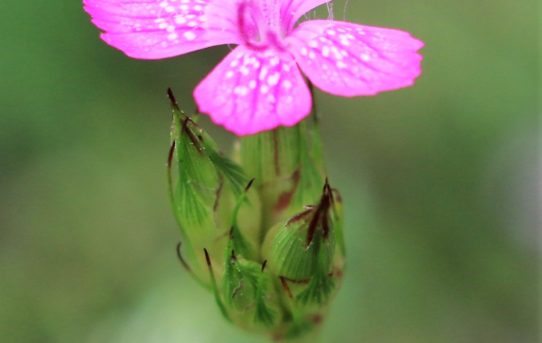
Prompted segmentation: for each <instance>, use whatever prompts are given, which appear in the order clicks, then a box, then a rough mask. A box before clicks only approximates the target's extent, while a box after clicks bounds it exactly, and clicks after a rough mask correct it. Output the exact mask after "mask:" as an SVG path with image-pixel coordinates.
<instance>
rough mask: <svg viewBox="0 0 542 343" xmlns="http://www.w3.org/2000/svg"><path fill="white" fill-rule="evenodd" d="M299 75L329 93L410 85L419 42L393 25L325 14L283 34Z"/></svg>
mask: <svg viewBox="0 0 542 343" xmlns="http://www.w3.org/2000/svg"><path fill="white" fill-rule="evenodd" d="M288 44H289V50H290V52H291V53H293V54H294V55H295V57H296V61H297V63H298V64H299V66H300V68H301V69H302V70H303V72H304V73H305V75H307V77H308V78H309V79H310V80H311V81H312V82H313V83H314V84H315V85H316V86H317V87H318V88H320V89H322V90H324V91H326V92H329V93H331V94H335V95H341V96H360V95H374V94H377V93H379V92H382V91H388V90H394V89H399V88H403V87H407V86H411V85H412V84H413V82H414V80H415V79H416V78H417V77H418V76H419V75H420V73H421V65H420V64H421V60H422V56H421V55H420V54H419V53H418V50H419V49H420V48H421V47H422V46H423V43H422V42H421V41H419V40H417V39H415V38H413V37H412V36H410V34H408V33H406V32H403V31H399V30H393V29H387V28H379V27H372V26H363V25H357V24H352V23H347V22H339V21H330V20H311V21H307V22H304V23H302V24H300V25H299V27H297V28H296V30H295V31H294V32H293V33H292V34H291V35H290V37H289V38H288Z"/></svg>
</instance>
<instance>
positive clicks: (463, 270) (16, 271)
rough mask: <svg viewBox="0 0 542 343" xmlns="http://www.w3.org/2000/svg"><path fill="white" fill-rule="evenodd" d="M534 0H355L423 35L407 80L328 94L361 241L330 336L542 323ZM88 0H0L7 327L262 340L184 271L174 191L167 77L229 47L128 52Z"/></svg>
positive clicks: (186, 86) (525, 338)
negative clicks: (231, 321) (223, 313)
mask: <svg viewBox="0 0 542 343" xmlns="http://www.w3.org/2000/svg"><path fill="white" fill-rule="evenodd" d="M343 6H344V1H341V2H337V3H336V5H335V9H336V11H335V12H336V16H337V18H339V19H342V18H343ZM538 6H539V4H538V2H537V1H534V0H525V1H504V0H497V1H462V0H461V1H423V0H410V1H397V0H380V1H350V2H349V4H348V7H347V11H346V13H347V15H346V18H347V19H348V20H350V21H355V22H361V23H364V24H369V25H378V26H389V27H397V28H402V29H405V30H408V31H411V32H412V33H413V34H414V35H416V36H418V37H420V38H421V39H423V40H424V41H425V42H426V48H425V49H424V50H423V54H424V55H425V61H424V74H423V77H422V78H421V79H420V80H419V81H418V83H417V85H416V86H415V87H413V88H410V89H406V90H402V91H398V92H393V93H387V94H383V95H380V96H378V97H371V98H356V99H344V98H334V97H332V96H330V95H327V94H323V93H318V95H317V103H318V106H319V111H320V115H321V118H322V130H323V139H324V142H325V144H326V145H325V150H326V155H327V158H328V162H329V169H330V178H331V181H332V183H333V184H334V185H335V186H336V187H338V188H339V189H341V190H342V193H343V196H344V201H345V205H346V214H347V227H346V236H347V248H348V269H347V273H346V279H345V284H344V288H343V290H342V291H341V292H340V295H339V296H338V298H337V299H336V302H335V304H334V306H333V308H332V311H331V313H330V316H329V318H328V320H327V322H326V324H325V327H324V330H323V336H324V339H323V342H325V343H327V342H345V343H349V342H352V343H354V342H370V343H373V342H375V343H380V342H381V343H390V342H399V343H426V342H427V343H440V342H443V343H448V342H449V343H462V342H465V343H467V342H468V343H471V342H472V343H479V342H480V343H485V342H491V343H501V342H502V343H531V342H535V341H536V340H537V331H538V326H539V323H540V320H539V318H538V316H537V315H538V311H537V308H538V305H539V304H540V300H539V298H538V294H539V285H538V281H539V278H538V273H539V271H540V267H539V265H538V261H537V259H538V248H539V247H540V236H539V235H538V225H539V213H538V211H539V210H540V204H539V203H537V199H538V197H537V187H538V190H539V189H540V184H541V183H540V175H541V174H540V171H539V169H538V166H537V151H538V137H537V136H538V134H539V132H538V131H539V127H538V116H539V114H540V113H539V111H540V109H539V107H538V106H537V105H538V103H537V101H538V98H537V97H538V95H539V92H540V88H539V83H538V77H539V70H538V68H539V65H538V63H539V59H540V57H539V55H538V50H537V49H538V46H537V44H539V43H540V36H539V26H538V24H537V20H538V18H537V15H538V13H539V9H538V8H537V7H538ZM81 7H82V6H81V4H80V2H79V1H75V0H74V1H67V0H64V1H61V0H58V1H27V2H17V1H2V2H0V13H2V14H3V16H2V20H0V32H1V37H2V45H1V46H2V47H1V48H0V49H1V53H0V78H1V79H0V80H1V81H0V105H1V107H0V157H1V162H0V341H2V342H70V343H71V342H160V343H165V342H190V343H192V342H195V343H199V342H201V343H205V342H241V343H242V342H263V340H261V339H260V338H258V337H253V336H250V335H248V336H247V335H245V334H244V333H242V332H240V331H238V330H237V329H235V328H233V327H230V326H228V325H227V324H226V323H225V322H224V320H222V318H221V317H220V315H219V311H218V310H217V309H216V308H215V305H214V303H213V299H212V297H211V296H210V295H209V294H207V293H206V291H204V290H202V289H200V288H199V287H198V285H197V284H196V283H195V282H194V281H193V280H192V279H190V278H189V277H188V275H187V274H186V273H184V272H183V271H182V270H181V268H180V266H179V264H178V262H177V260H176V257H175V253H174V247H175V244H176V242H177V241H178V237H179V235H178V231H177V228H176V226H175V224H174V220H173V216H172V214H171V211H170V206H169V203H168V197H167V195H166V178H165V158H166V153H167V148H168V141H169V137H168V135H169V132H168V130H169V124H170V116H169V109H168V105H167V101H166V98H165V90H166V88H167V87H168V86H171V87H173V88H174V89H175V91H176V93H177V95H178V97H179V99H180V102H181V103H182V104H183V106H184V107H185V108H186V109H187V110H191V109H192V108H193V103H192V100H191V91H192V89H193V87H194V86H195V85H196V84H197V82H198V80H200V79H201V78H202V77H203V76H204V75H205V74H206V73H207V72H208V71H209V70H210V69H211V68H212V67H213V65H215V64H216V63H217V61H219V60H220V59H221V58H222V56H224V55H225V53H226V52H227V51H228V49H227V48H226V47H222V48H212V49H208V50H206V51H204V52H198V53H194V54H191V55H189V56H185V57H182V58H176V59H170V60H164V61H153V62H149V61H136V60H131V59H128V58H126V57H125V56H124V55H122V54H121V53H119V52H118V51H116V50H114V49H112V48H110V47H108V46H106V45H105V44H104V43H102V42H101V41H100V40H99V39H98V31H97V29H95V28H94V27H93V26H92V25H91V24H90V22H89V19H88V17H87V16H86V15H85V14H84V13H83V11H82V9H81ZM207 127H208V128H209V129H210V130H211V132H212V133H213V134H215V135H217V136H218V137H219V138H220V139H221V141H222V142H223V144H224V146H225V147H228V146H229V145H230V143H231V141H232V139H231V136H229V135H228V134H226V133H224V132H223V131H222V130H221V129H220V128H215V127H211V125H207Z"/></svg>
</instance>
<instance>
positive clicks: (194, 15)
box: [84, 0, 240, 59]
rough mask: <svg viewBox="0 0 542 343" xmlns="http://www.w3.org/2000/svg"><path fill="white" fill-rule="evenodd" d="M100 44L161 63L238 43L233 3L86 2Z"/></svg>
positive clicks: (209, 0) (184, 0) (169, 0)
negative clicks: (105, 43) (201, 50)
mask: <svg viewBox="0 0 542 343" xmlns="http://www.w3.org/2000/svg"><path fill="white" fill-rule="evenodd" d="M84 8H85V11H87V12H88V13H89V14H90V16H91V17H92V22H93V23H94V24H95V25H96V26H97V27H99V28H100V29H102V30H103V31H105V33H103V34H102V36H101V37H102V39H103V40H104V41H105V42H107V43H108V44H109V45H111V46H113V47H115V48H117V49H120V50H122V51H123V52H124V53H125V54H126V55H128V56H130V57H134V58H141V59H160V58H166V57H172V56H177V55H181V54H185V53H188V52H191V51H195V50H199V49H203V48H206V47H209V46H214V45H220V44H230V43H233V44H236V43H239V42H240V39H239V37H238V30H237V28H236V23H237V21H236V10H235V7H234V4H231V3H230V2H228V1H221V0H182V1H181V0H84Z"/></svg>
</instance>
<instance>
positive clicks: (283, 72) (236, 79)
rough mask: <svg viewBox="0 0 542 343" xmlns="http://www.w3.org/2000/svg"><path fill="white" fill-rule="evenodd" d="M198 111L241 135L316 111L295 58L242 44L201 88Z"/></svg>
mask: <svg viewBox="0 0 542 343" xmlns="http://www.w3.org/2000/svg"><path fill="white" fill-rule="evenodd" d="M194 97H195V98H196V102H197V104H198V107H199V110H200V111H201V112H203V113H207V114H209V115H210V117H211V119H212V120H213V122H215V123H216V124H219V125H223V126H224V127H225V128H226V129H228V130H229V131H231V132H233V133H235V134H237V135H239V136H244V135H250V134H255V133H258V132H261V131H266V130H271V129H274V128H276V127H278V126H281V125H282V126H293V125H295V124H297V123H298V122H299V121H301V120H302V119H303V118H304V117H306V116H307V115H308V114H309V113H310V110H311V103H312V102H311V95H310V91H309V89H308V87H307V85H306V83H305V81H304V80H303V77H302V75H301V72H300V71H299V69H298V67H297V65H296V63H295V61H294V59H293V57H292V56H291V55H290V54H288V53H280V52H278V51H275V50H271V49H269V50H264V51H255V50H250V49H248V48H245V47H243V46H240V47H237V48H236V49H235V50H233V51H232V52H231V53H230V54H229V55H228V56H226V58H225V59H224V60H223V61H222V62H221V63H220V64H219V65H218V66H217V67H216V68H215V69H214V70H213V71H212V72H211V73H210V74H209V75H208V76H207V77H206V78H205V79H204V80H203V81H202V82H201V83H200V84H199V85H198V86H197V87H196V90H195V91H194Z"/></svg>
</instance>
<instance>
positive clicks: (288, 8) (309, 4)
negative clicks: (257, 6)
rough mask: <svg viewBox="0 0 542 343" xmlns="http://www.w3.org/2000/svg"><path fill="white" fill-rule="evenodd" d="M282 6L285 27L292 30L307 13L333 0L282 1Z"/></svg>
mask: <svg viewBox="0 0 542 343" xmlns="http://www.w3.org/2000/svg"><path fill="white" fill-rule="evenodd" d="M264 1H273V0H264ZM281 1H282V3H283V5H282V14H281V17H282V18H283V20H285V21H287V24H286V25H285V26H286V27H287V28H289V29H291V28H292V27H293V25H294V24H295V23H296V22H297V21H298V20H299V18H301V17H302V16H303V15H305V14H307V12H309V11H311V10H313V9H315V8H316V7H318V6H320V5H323V4H325V3H328V2H331V0H281Z"/></svg>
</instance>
